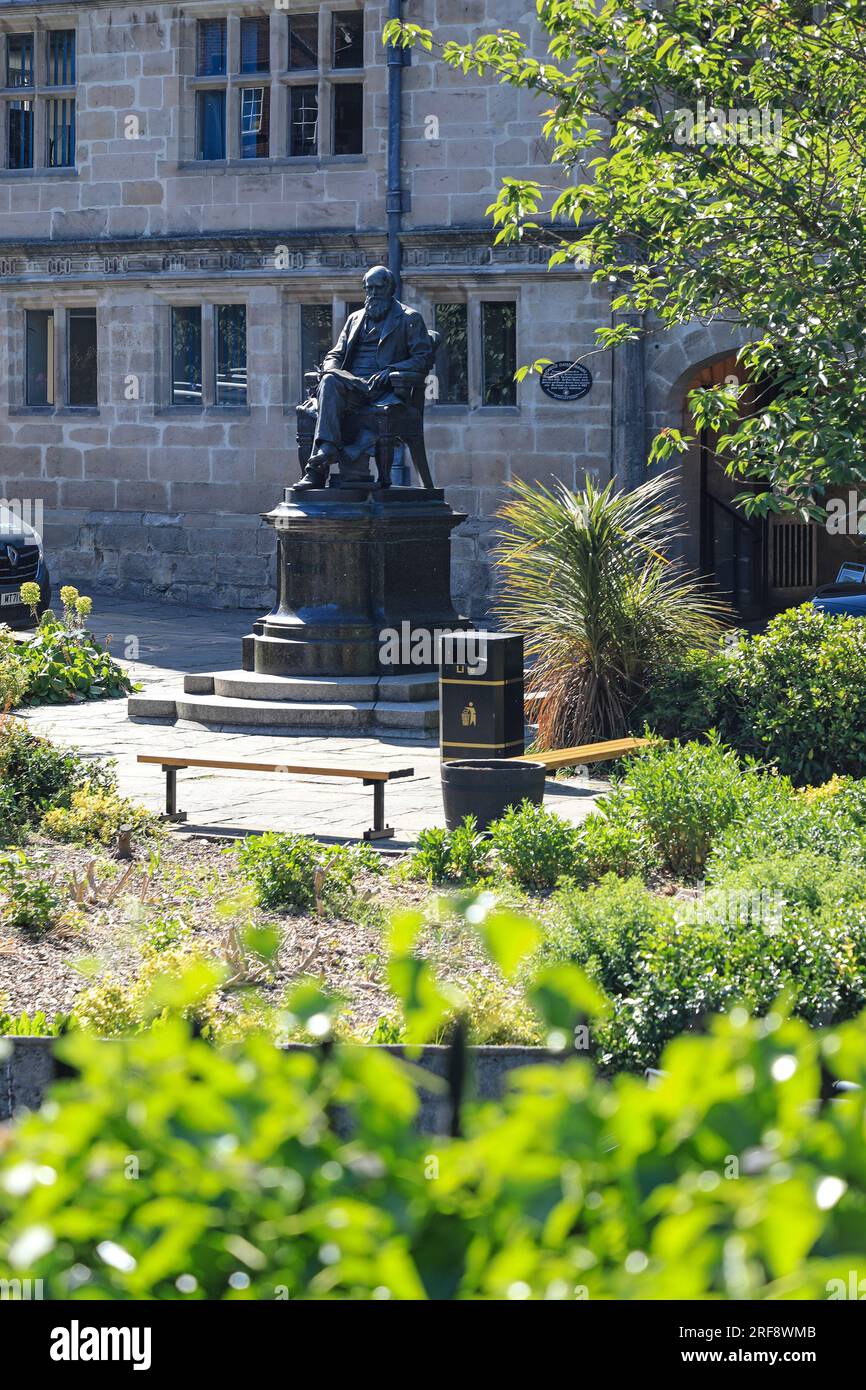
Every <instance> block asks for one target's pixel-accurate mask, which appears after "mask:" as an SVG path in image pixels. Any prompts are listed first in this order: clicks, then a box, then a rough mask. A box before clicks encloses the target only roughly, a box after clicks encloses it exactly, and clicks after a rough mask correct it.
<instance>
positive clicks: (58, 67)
mask: <svg viewBox="0 0 866 1390" xmlns="http://www.w3.org/2000/svg"><path fill="white" fill-rule="evenodd" d="M74 82H75V30H74V29H52V30H51V32H50V33H49V35H48V85H49V87H71V86H72V85H73V83H74Z"/></svg>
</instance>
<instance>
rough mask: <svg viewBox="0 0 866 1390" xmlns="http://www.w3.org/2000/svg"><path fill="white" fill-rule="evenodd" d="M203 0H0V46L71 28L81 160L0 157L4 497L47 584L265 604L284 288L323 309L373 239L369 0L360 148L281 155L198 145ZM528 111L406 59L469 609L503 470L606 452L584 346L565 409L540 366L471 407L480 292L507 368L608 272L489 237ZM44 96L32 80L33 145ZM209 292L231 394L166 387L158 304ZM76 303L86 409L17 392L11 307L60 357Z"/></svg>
mask: <svg viewBox="0 0 866 1390" xmlns="http://www.w3.org/2000/svg"><path fill="white" fill-rule="evenodd" d="M295 8H298V9H300V10H302V11H308V10H310V9H311V8H312V5H311V4H310V3H303V4H299V5H298V6H295V5H294V4H292V5H290V9H295ZM325 8H327V9H338V10H346V9H351V8H353V0H340V3H338V4H331V3H326V5H325ZM201 13H202V9H201V7H200V6H198V5H195V6H193V5H190V6H186V5H183V4H171V5H169V4H153V5H149V6H135V5H118V4H106V3H102V2H101V0H83V3H80V4H76V5H65V4H63V3H51V0H43V3H41V4H37V5H34V6H32V7H30V6H27V5H22V4H17V3H16V4H14V5H4V4H2V3H0V41H2V39H3V34H4V32H5V33H8V32H23V31H26V30H30V29H35V30H36V31H37V33H39V32H41V30H42V28H43V27H44V26H46V25H48V26H54V27H60V28H63V27H75V28H76V29H77V34H78V82H77V103H78V142H77V148H78V161H77V167H76V168H75V169H74V170H53V171H46V170H44V169H42V170H40V169H36V170H34V171H18V170H15V171H12V170H5V169H0V286H2V289H3V292H4V293H3V301H2V309H0V338H2V343H3V347H4V350H5V351H4V360H5V361H6V362H8V371H7V372H6V373H4V374H3V377H2V380H0V496H5V497H6V498H9V499H13V498H22V499H27V498H30V499H35V500H38V501H41V502H42V503H43V504H44V507H45V513H46V520H47V524H46V539H47V542H48V544H49V549H50V558H51V561H52V568H53V570H54V572H55V575H56V577H57V578H58V579H67V578H75V579H80V580H82V581H85V582H87V583H88V584H89V585H90V587H91V588H94V589H119V590H123V591H125V592H128V593H141V594H154V595H165V596H166V597H168V598H169V599H171V600H174V601H177V602H185V601H189V602H197V603H205V604H211V605H214V606H234V605H236V604H241V605H244V606H253V607H261V606H263V605H266V604H268V603H269V602H270V599H271V595H272V586H273V556H272V553H271V551H272V533H271V532H270V531H269V530H266V529H265V528H264V527H262V526H261V524H260V523H259V520H258V516H259V513H260V512H262V511H265V510H268V509H269V508H270V507H271V506H272V505H273V504H274V502H275V501H276V500H277V498H278V497H279V494H280V490H281V488H282V487H283V486H284V485H285V484H286V483H287V482H291V481H292V480H293V479H294V478H295V477H296V476H297V463H296V457H295V449H294V432H295V431H294V416H293V407H294V405H295V403H296V401H297V400H298V398H299V394H300V386H301V366H300V357H299V336H300V335H299V329H300V305H301V304H302V303H305V302H307V303H309V302H316V303H320V302H324V303H331V304H332V305H333V310H334V317H335V320H336V321H337V322H341V321H342V317H343V315H344V313H345V306H346V305H347V304H349V303H351V302H352V301H355V300H357V299H358V298H359V294H360V281H361V278H362V276H363V273H364V270H365V268H366V267H367V266H368V265H371V264H375V263H376V262H378V261H381V260H382V259H384V258H385V255H386V241H385V235H384V227H385V181H386V158H385V155H386V135H387V125H386V122H387V93H386V83H387V74H386V66H385V62H384V50H383V49H382V47H381V42H380V34H381V28H382V24H383V23H384V19H385V17H386V14H387V5H386V4H383V3H370V4H368V5H366V6H365V7H364V14H365V64H366V66H365V72H364V153H362V154H360V155H343V156H322V157H318V158H311V159H304V160H289V159H288V158H285V157H283V156H282V155H281V154H280V153H279V151H278V149H277V147H276V141H275V145H274V146H273V147H272V157H271V158H269V159H265V160H257V161H249V160H240V159H234V160H232V159H229V161H228V162H227V163H226V164H224V165H219V166H216V165H213V164H204V163H201V162H198V161H197V160H196V159H195V158H194V156H195V153H196V150H195V144H194V128H193V115H192V113H193V109H194V97H195V90H196V79H195V76H194V33H195V28H194V26H195V21H196V19H197V18H198V17H199V16H200V15H201ZM206 13H207V14H208V15H215V16H219V15H225V16H227V18H228V22H229V26H230V42H233V41H234V40H232V39H231V35H232V34H234V33H235V32H236V29H237V26H238V25H239V24H240V19H241V17H242V16H245V15H255V14H270V15H271V17H272V18H271V24H272V54H273V55H275V64H274V66H275V69H276V70H281V69H282V68H284V67H285V62H286V30H285V12H284V11H277V10H274V9H273V8H270V7H268V6H266V5H262V4H256V3H239V4H231V5H229V4H228V3H226V0H214V3H213V4H211V5H209V6H208V7H207V8H206ZM410 17H411V18H412V19H413V20H414V21H417V22H420V23H422V24H426V25H428V26H430V27H432V28H434V29H435V31H436V33H437V38H438V39H440V40H442V39H446V38H456V39H466V38H468V37H471V36H472V35H473V34H475V33H477V32H478V30H479V29H482V28H484V27H488V28H495V27H498V26H503V25H507V26H508V27H514V28H521V29H523V30H525V32H526V33H527V34H529V33H531V32H532V30H533V28H534V27H535V26H534V20H533V18H532V15H531V12H530V11H528V10H527V7H526V6H525V4H524V3H522V0H423V3H416V4H413V5H412V7H411V15H410ZM536 32H537V31H536ZM248 80H249V79H248ZM229 86H230V87H232V84H229ZM234 86H235V87H236V86H237V84H234ZM42 95H44V93H43V94H42ZM234 100H235V98H234V97H230V104H229V110H230V115H231V112H232V106H231V102H232V101H234ZM272 101H273V113H274V114H273V120H274V125H275V129H276V128H277V127H278V126H279V123H280V122H282V121H283V120H284V119H285V101H286V97H285V87H284V85H283V84H282V83H281V82H280V81H278V80H276V79H275V80H274V83H273V98H272ZM542 104H543V103H542ZM538 108H539V102H538V99H537V98H536V97H534V96H533V95H532V94H531V93H527V92H517V91H515V90H513V89H511V88H508V87H501V86H499V85H498V84H493V83H491V84H485V83H482V82H480V81H479V80H478V79H477V78H471V77H469V78H464V77H463V76H462V75H460V74H455V73H453V72H451V71H450V70H449V69H446V68H444V67H443V66H442V65H441V64H439V63H437V62H436V61H435V58H433V57H431V56H430V55H426V54H423V53H421V52H420V51H416V52H415V53H414V54H413V57H412V62H411V64H410V65H409V66H407V67H406V68H405V70H404V119H405V131H404V180H403V181H404V187H405V190H406V193H407V195H408V198H407V209H406V212H405V216H404V246H405V271H404V285H403V298H404V300H406V301H407V302H408V303H410V304H412V305H414V306H416V307H417V308H419V309H421V310H422V312H424V313H425V315H426V316H427V318H428V321H430V320H431V319H432V312H433V305H434V304H435V303H436V302H437V300H439V299H441V298H443V297H444V298H447V299H453V298H462V299H465V300H466V301H467V302H468V305H469V313H470V324H471V325H474V326H471V327H470V344H469V346H470V368H471V370H470V379H471V382H472V390H471V395H470V401H469V404H468V405H462V406H443V405H437V406H431V407H430V408H429V411H428V434H429V443H430V456H431V463H432V467H433V472H434V477H435V479H436V480H437V482H439V483H440V484H443V485H445V486H446V488H447V489H448V497H449V500H450V501H451V502H452V503H453V505H454V506H455V507H457V508H458V509H460V510H463V511H466V512H467V513H468V516H469V519H468V521H467V522H466V524H465V525H464V527H463V528H462V530H461V531H460V532H459V533H458V535H457V539H456V541H455V561H456V564H455V586H456V598H457V601H458V603H459V605H460V607H461V608H462V609H463V610H464V611H467V612H471V613H472V614H473V616H476V617H479V616H481V615H482V614H483V612H484V611H485V609H486V606H487V602H488V596H489V585H490V569H489V552H490V547H491V543H492V537H493V532H494V530H495V521H494V513H495V511H496V508H497V506H498V505H499V503H500V502H501V500H502V498H503V496H504V495H505V491H506V485H507V483H508V481H509V479H510V478H512V477H517V476H519V477H531V478H540V479H542V480H550V479H553V478H560V479H562V480H563V481H564V482H566V483H567V484H569V485H574V483H575V482H576V481H579V480H580V479H581V478H582V476H583V475H584V473H585V472H586V471H587V470H592V471H593V472H594V473H595V474H596V475H597V476H599V477H606V476H608V473H609V469H610V454H611V450H610V431H611V414H610V363H609V361H608V360H607V358H606V357H604V356H599V357H596V358H593V359H592V363H591V366H592V370H593V373H594V377H595V381H594V385H593V387H592V390H591V392H590V394H589V395H588V396H586V397H584V398H583V399H582V400H580V401H578V402H576V403H571V404H567V403H561V402H555V401H552V400H549V399H548V398H547V397H546V396H545V395H544V394H543V393H542V392H541V390H540V387H539V383H538V378H537V377H531V378H529V379H527V380H526V381H525V382H524V383H522V384H521V385H520V386H519V387H518V394H517V405H516V406H514V407H484V406H482V405H481V402H480V396H479V394H478V381H479V378H480V367H479V362H478V357H479V353H480V342H479V336H478V328H477V321H478V314H479V305H480V302H481V301H482V300H485V299H489V298H493V299H501V298H506V299H511V300H514V301H515V302H516V304H517V321H518V330H517V360H518V362H519V363H526V362H530V361H532V360H533V359H534V358H535V357H537V356H544V357H548V358H552V359H554V360H556V359H559V358H573V357H575V356H577V355H579V354H580V353H583V352H586V351H587V350H588V349H589V348H591V347H592V345H593V335H594V330H595V328H596V327H597V326H598V325H599V324H600V323H604V322H607V321H608V319H609V312H608V306H607V294H606V291H605V289H604V288H603V287H599V286H593V285H591V283H590V278H589V276H588V275H586V274H583V273H579V272H577V271H575V270H567V269H564V270H563V269H560V270H557V271H555V272H553V273H550V272H548V271H547V269H546V260H547V253H546V252H545V251H542V250H540V249H534V248H531V247H528V248H519V249H518V250H517V251H512V250H510V249H508V248H498V249H496V250H494V249H492V234H491V232H490V230H489V221H488V220H486V218H485V209H486V207H487V205H488V204H489V203H490V202H491V201H492V200H493V197H494V196H495V190H496V187H497V185H498V183H499V180H500V179H501V177H502V176H503V175H505V174H507V173H512V174H513V173H519V174H521V175H523V176H531V175H532V174H533V173H537V174H539V175H541V176H543V177H544V178H546V179H547V180H548V181H549V178H550V170H549V168H548V166H547V165H546V164H545V161H544V148H543V143H542V142H541V140H540V121H539V118H538ZM39 110H40V93H39V92H37V128H36V140H37V146H38V147H41V146H40V141H41V140H42V137H43V134H44V131H43V130H42V126H41V124H40V123H41V122H42V121H43V120H44V117H42V116H40V115H39ZM130 118H134V119H133V121H132V125H130ZM130 130H133V131H134V132H135V133H136V137H137V138H128V136H129V134H130ZM229 153H230V154H231V153H232V149H231V146H230V150H229ZM225 303H243V304H245V305H246V307H247V326H248V371H249V393H248V403H247V406H246V407H244V408H231V407H216V406H205V407H204V408H201V409H190V408H189V407H173V406H171V404H170V403H169V397H168V391H169V367H170V360H169V333H170V329H169V321H170V320H169V315H170V309H171V306H172V305H191V304H202V305H205V306H207V305H215V304H225ZM76 307H95V308H96V310H97V324H98V338H99V404H98V406H97V407H96V408H94V409H87V408H67V407H64V406H63V405H62V404H60V405H57V406H55V407H53V408H51V409H33V408H31V407H28V406H26V405H25V403H24V387H23V382H24V326H25V318H24V315H25V311H26V310H27V309H38V308H46V309H52V310H54V312H55V316H56V319H55V321H56V323H57V332H58V345H57V350H58V354H59V359H60V360H61V362H62V360H63V359H62V354H63V352H64V350H65V349H64V337H63V334H64V328H63V324H64V321H65V320H64V315H65V312H66V310H67V309H69V308H76ZM130 393H132V394H130Z"/></svg>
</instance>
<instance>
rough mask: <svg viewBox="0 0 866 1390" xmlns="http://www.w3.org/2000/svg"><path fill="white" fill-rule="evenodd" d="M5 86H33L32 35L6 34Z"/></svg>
mask: <svg viewBox="0 0 866 1390" xmlns="http://www.w3.org/2000/svg"><path fill="white" fill-rule="evenodd" d="M6 86H7V87H32V86H33V35H32V34H7V36H6Z"/></svg>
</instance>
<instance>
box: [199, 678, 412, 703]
mask: <svg viewBox="0 0 866 1390" xmlns="http://www.w3.org/2000/svg"><path fill="white" fill-rule="evenodd" d="M183 689H184V694H185V695H221V696H224V697H226V698H227V699H231V700H270V701H279V702H280V703H288V704H307V703H311V704H326V705H330V704H338V705H342V704H357V703H358V702H364V703H369V702H373V701H376V700H386V701H389V702H391V701H397V702H399V701H407V702H417V701H429V700H436V699H437V698H438V694H439V685H438V680H437V677H436V676H435V675H430V674H420V675H407V676H290V677H287V676H267V675H260V674H258V673H257V672H253V671H216V672H214V674H213V675H189V676H185V677H184V682H183Z"/></svg>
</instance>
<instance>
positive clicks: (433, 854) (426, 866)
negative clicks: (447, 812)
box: [409, 825, 451, 883]
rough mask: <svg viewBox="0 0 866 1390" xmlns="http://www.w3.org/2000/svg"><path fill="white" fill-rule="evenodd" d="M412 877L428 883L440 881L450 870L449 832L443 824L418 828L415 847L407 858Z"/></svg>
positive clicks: (442, 880)
mask: <svg viewBox="0 0 866 1390" xmlns="http://www.w3.org/2000/svg"><path fill="white" fill-rule="evenodd" d="M409 868H410V871H411V874H412V877H414V878H425V879H426V880H427V882H428V883H442V882H444V880H445V879H446V878H447V877H448V874H449V872H450V870H451V832H450V830H446V829H445V827H444V825H441V826H440V825H435V826H430V827H428V828H427V829H424V830H419V832H418V839H417V841H416V843H415V848H414V850H413V851H412V855H411V858H410V860H409Z"/></svg>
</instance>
